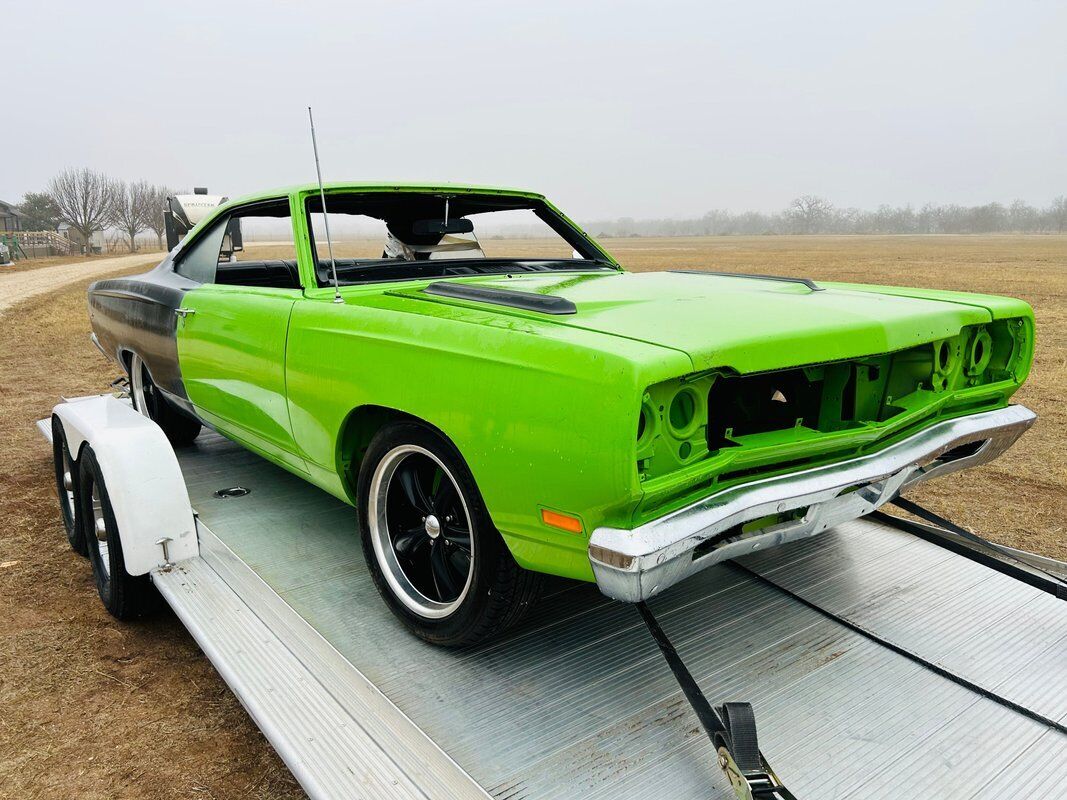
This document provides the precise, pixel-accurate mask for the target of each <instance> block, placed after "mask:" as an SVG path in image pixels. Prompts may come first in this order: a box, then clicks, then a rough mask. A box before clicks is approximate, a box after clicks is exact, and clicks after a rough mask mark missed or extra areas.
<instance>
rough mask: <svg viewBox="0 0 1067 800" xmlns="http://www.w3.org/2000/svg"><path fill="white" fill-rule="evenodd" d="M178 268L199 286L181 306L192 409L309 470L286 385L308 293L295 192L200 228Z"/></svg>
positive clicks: (180, 336)
mask: <svg viewBox="0 0 1067 800" xmlns="http://www.w3.org/2000/svg"><path fill="white" fill-rule="evenodd" d="M237 227H239V229H240V232H241V235H240V236H237V235H235V234H236V230H235V228H237ZM235 245H236V246H235ZM183 250H185V249H184V248H183ZM175 269H176V271H177V272H179V273H181V274H183V275H185V276H186V277H187V278H190V279H192V280H196V281H197V282H198V283H199V284H200V285H199V286H198V287H197V288H196V289H194V290H192V291H189V292H187V293H186V295H185V297H184V298H183V300H182V304H181V306H180V308H178V309H177V312H176V313H177V314H178V326H177V340H178V359H179V363H180V365H181V371H182V378H183V380H184V383H185V389H186V392H187V394H188V395H189V400H190V401H191V402H192V404H193V407H194V408H195V409H196V411H197V413H198V414H199V415H200V416H201V417H202V418H203V419H204V420H205V421H207V422H208V423H209V424H211V425H212V426H214V427H216V428H217V429H218V430H219V431H220V432H221V433H223V434H225V435H226V436H229V437H230V438H232V439H235V440H237V441H239V442H241V443H242V444H245V445H246V446H248V447H250V448H251V449H253V450H256V451H258V452H260V453H262V454H263V455H265V456H267V457H268V458H270V459H271V460H273V461H275V462H277V463H279V464H281V465H283V466H285V467H287V468H289V469H292V470H296V471H298V472H302V473H303V472H306V471H307V467H306V464H305V463H304V459H303V456H302V454H301V453H300V452H299V448H298V447H297V446H296V443H295V442H294V440H293V432H292V425H291V424H290V421H289V410H288V404H287V402H286V392H285V346H286V338H287V334H288V330H289V318H290V315H291V313H292V310H293V305H294V303H296V301H297V300H298V299H300V298H301V297H302V292H301V289H300V283H299V278H298V276H297V269H296V254H295V248H294V246H293V226H292V218H291V215H290V210H289V200H288V199H287V198H282V199H278V200H271V201H266V202H261V203H255V204H251V205H248V206H242V207H239V208H236V209H234V210H233V211H231V212H230V213H229V214H227V215H226V216H225V218H222V219H220V220H218V221H217V222H215V223H214V225H212V226H209V227H208V228H206V229H205V230H204V231H203V233H202V234H200V235H198V236H197V239H196V241H194V242H193V243H192V244H191V245H190V247H189V248H188V249H187V251H186V252H184V253H183V257H182V258H179V259H178V260H177V262H176V265H175Z"/></svg>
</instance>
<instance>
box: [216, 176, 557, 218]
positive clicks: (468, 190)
mask: <svg viewBox="0 0 1067 800" xmlns="http://www.w3.org/2000/svg"><path fill="white" fill-rule="evenodd" d="M323 189H324V190H325V191H327V192H338V191H353V192H374V193H378V192H454V193H456V194H499V195H508V196H512V197H529V198H530V199H533V200H544V199H545V197H544V195H542V194H538V193H537V192H530V191H526V190H524V189H514V188H509V187H506V186H479V185H476V184H465V183H424V182H409V181H340V182H336V181H335V182H330V183H324V184H323ZM318 191H319V185H318V184H317V183H303V184H299V185H297V186H288V187H282V188H278V189H273V190H270V191H264V192H255V193H254V194H248V195H244V196H243V197H234V198H232V199H230V200H227V201H226V202H225V203H224V204H222V205H221V206H219V210H221V209H223V208H229V207H231V206H234V205H243V204H244V203H252V202H256V201H257V200H272V199H275V198H280V197H288V196H289V195H293V194H312V193H316V192H318ZM212 216H215V215H214V214H213V215H212Z"/></svg>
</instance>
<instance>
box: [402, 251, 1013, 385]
mask: <svg viewBox="0 0 1067 800" xmlns="http://www.w3.org/2000/svg"><path fill="white" fill-rule="evenodd" d="M476 283H477V284H478V285H483V286H493V287H497V288H501V289H511V290H514V291H524V292H536V293H541V294H551V295H555V296H558V297H564V298H566V299H568V300H571V301H572V302H573V303H574V304H575V306H576V307H577V309H578V310H577V313H576V314H571V315H566V316H547V315H540V314H539V315H537V316H538V317H540V318H542V319H544V320H546V321H551V322H554V323H556V324H559V325H566V326H572V327H578V328H582V329H585V330H589V331H595V332H599V333H603V334H608V335H611V336H620V337H626V338H629V339H634V340H637V341H641V342H646V343H649V344H654V345H659V346H662V347H667V348H671V349H674V350H678V351H681V352H684V353H686V354H687V355H688V356H689V357H690V358H691V359H692V361H693V367H694V369H695V370H702V369H707V368H710V367H728V368H732V369H735V370H737V371H738V372H741V373H747V372H759V371H763V370H769V369H779V368H783V367H792V366H799V365H802V364H811V363H815V362H823V361H837V360H842V359H848V358H856V357H859V356H865V355H872V354H876V353H887V352H892V351H895V350H901V349H904V348H907V347H911V346H913V345H916V344H919V343H922V342H927V341H934V340H937V339H943V338H946V337H949V336H954V335H956V334H958V333H959V332H960V328H962V327H963V326H966V325H974V324H979V323H984V322H989V321H990V320H991V319H993V318H994V317H1003V316H1023V315H1029V314H1030V311H1029V307H1028V306H1027V305H1026V304H1025V303H1023V302H1021V301H1017V300H1010V299H1008V298H997V297H985V296H980V295H968V294H959V293H952V292H936V291H924V290H919V289H906V290H905V289H893V288H888V287H886V288H884V289H883V288H881V287H869V286H868V287H860V286H850V285H845V284H822V285H823V286H824V287H825V290H824V291H812V290H811V289H809V288H808V287H807V286H805V285H803V284H799V283H785V282H780V281H772V280H761V279H748V278H737V277H728V276H717V275H711V274H688V273H673V272H645V273H626V272H623V273H614V274H582V275H573V274H571V275H558V274H557V275H546V274H543V273H542V274H538V275H528V274H527V275H515V276H513V277H510V278H507V277H503V276H500V277H493V278H486V279H484V280H478V281H476ZM409 296H410V295H409ZM423 297H425V295H423ZM434 299H439V298H434ZM444 302H448V303H452V304H456V305H465V306H471V305H478V306H479V307H481V308H489V307H492V308H493V309H494V310H495V311H497V312H498V313H500V314H516V315H523V316H528V315H529V314H531V312H529V311H520V310H516V309H511V308H508V307H506V306H496V305H491V306H489V305H486V304H483V303H476V302H474V301H467V300H445V301H444Z"/></svg>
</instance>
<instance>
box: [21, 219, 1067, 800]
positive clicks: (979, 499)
mask: <svg viewBox="0 0 1067 800" xmlns="http://www.w3.org/2000/svg"><path fill="white" fill-rule="evenodd" d="M606 244H607V246H608V248H609V249H610V250H611V251H612V252H614V253H615V254H616V255H617V256H618V257H619V259H620V260H621V261H622V262H623V263H624V264H625V265H626V266H627V267H629V268H631V269H636V270H646V269H663V268H680V267H689V268H701V267H702V268H706V269H716V270H726V271H729V270H734V271H742V272H773V273H777V274H784V275H803V276H807V277H811V278H815V279H822V280H848V281H863V282H870V283H886V284H904V285H916V286H931V287H943V288H951V289H963V290H968V289H970V290H975V291H981V292H992V293H1002V294H1012V295H1016V296H1019V297H1022V298H1024V299H1026V300H1027V301H1029V302H1030V303H1031V304H1032V305H1033V306H1034V308H1035V310H1036V312H1037V319H1038V334H1039V341H1038V355H1037V361H1036V364H1035V366H1034V371H1033V375H1032V377H1031V379H1030V382H1029V384H1028V385H1027V386H1026V387H1025V388H1024V390H1023V391H1022V392H1021V393H1020V395H1019V397H1018V399H1019V400H1020V401H1021V402H1024V403H1026V404H1028V405H1030V406H1031V407H1032V408H1034V409H1035V410H1036V411H1037V412H1038V413H1039V414H1040V415H1041V421H1040V422H1039V423H1038V424H1037V426H1036V427H1035V428H1034V429H1033V431H1031V432H1030V433H1029V434H1028V435H1027V436H1026V437H1025V438H1024V439H1023V441H1022V442H1021V443H1020V444H1019V445H1018V446H1017V447H1016V448H1015V449H1014V450H1013V451H1011V452H1010V453H1009V454H1007V455H1006V456H1005V457H1004V458H1002V459H1001V460H1000V461H998V462H996V463H994V464H992V465H989V466H986V467H983V468H980V469H978V470H975V471H973V472H971V473H967V474H965V475H960V476H951V477H949V478H946V479H945V480H944V481H942V482H941V483H939V484H937V485H935V486H932V487H929V488H925V489H923V491H922V493H921V496H920V498H919V499H921V500H922V501H923V502H926V503H928V504H929V505H930V506H931V507H933V508H934V509H936V510H938V511H940V512H942V513H945V514H947V515H948V516H950V517H953V518H954V519H957V520H958V521H960V522H962V523H963V524H965V525H968V526H971V527H973V528H974V529H976V530H978V531H980V532H982V533H984V534H986V535H988V536H990V537H991V538H994V539H996V540H998V541H1001V542H1004V543H1006V544H1010V545H1013V546H1016V547H1022V548H1026V549H1030V550H1035V551H1038V552H1042V553H1045V554H1046V555H1049V556H1053V557H1056V558H1061V559H1067V534H1065V532H1064V520H1065V519H1067V409H1065V407H1064V403H1063V399H1062V396H1063V393H1064V391H1065V390H1067V237H1053V236H1048V237H1014V236H997V237H760V238H721V239H626V240H617V241H610V240H609V241H608V242H606ZM86 283H87V281H80V282H76V283H73V284H71V285H70V286H69V287H68V288H66V289H64V290H62V291H58V292H51V293H49V294H48V295H47V296H46V297H45V296H38V297H36V298H32V299H29V300H27V301H25V302H23V303H21V304H20V305H17V306H16V307H14V308H12V309H9V310H8V311H7V312H6V313H4V315H3V318H2V322H3V334H2V336H0V466H2V468H0V519H2V520H3V527H2V529H0V708H2V709H3V713H2V714H0V797H2V798H20V799H23V798H24V799H26V800H32V799H33V798H69V797H84V798H141V797H153V798H268V797H269V798H288V797H299V796H300V791H299V787H298V786H297V785H296V784H295V782H294V781H293V780H292V778H291V776H290V775H289V773H288V772H287V771H286V769H285V767H284V765H282V763H281V761H280V760H279V759H278V758H277V756H276V755H275V754H274V753H273V751H272V750H271V749H270V747H269V746H268V745H267V744H266V742H265V740H264V739H263V738H262V736H261V735H260V734H259V732H258V731H257V730H256V728H255V727H254V726H253V725H252V723H251V722H250V720H249V719H248V717H247V716H246V714H245V713H244V711H243V710H242V708H241V707H240V705H239V704H238V702H237V701H236V700H235V699H234V697H233V696H232V695H231V694H230V693H229V691H228V690H227V689H226V687H225V685H224V684H223V683H222V681H221V680H220V679H219V677H218V676H217V675H216V674H215V672H214V670H213V669H212V668H211V666H210V665H209V664H208V662H207V661H206V660H205V659H204V658H203V657H202V656H201V655H200V653H199V651H198V649H197V647H196V645H195V644H194V643H193V642H192V640H191V639H190V637H189V636H188V635H187V634H186V633H185V631H184V629H183V628H182V627H181V625H180V624H179V623H178V622H176V621H175V620H174V618H173V617H171V616H170V615H166V614H165V615H162V616H160V617H159V618H157V619H154V620H150V621H146V622H143V623H139V624H135V625H126V624H120V623H117V622H116V621H114V620H112V619H111V618H110V617H108V616H107V614H106V613H105V612H104V611H103V609H102V607H101V606H100V604H99V602H97V600H96V596H95V589H94V588H93V585H92V582H91V578H90V574H89V568H88V565H87V563H86V562H85V561H84V560H83V559H81V558H79V557H77V556H76V555H74V554H73V553H72V552H71V551H70V549H69V548H68V547H67V544H66V541H65V539H64V537H63V532H62V528H61V526H60V523H59V516H58V511H57V508H56V501H55V495H54V491H53V488H52V475H51V455H50V452H49V451H48V449H47V448H46V446H45V444H44V442H43V440H42V439H41V438H40V436H39V435H38V434H37V432H36V431H35V430H34V428H33V421H34V420H35V419H38V418H40V417H43V416H46V415H47V414H48V412H49V409H50V408H51V406H52V404H53V403H54V402H55V401H56V399H57V398H58V397H60V396H61V395H63V394H67V395H78V394H86V393H89V392H98V391H102V390H104V389H106V388H107V385H108V383H109V382H110V380H111V379H112V378H113V377H115V372H114V367H113V366H112V365H109V364H108V363H107V362H106V361H105V360H104V359H103V358H102V357H101V356H100V355H99V354H98V353H97V352H96V351H95V350H94V349H93V348H92V347H91V345H90V344H89V342H88V340H87V335H88V321H87V318H86V314H85V305H84V292H85V285H86Z"/></svg>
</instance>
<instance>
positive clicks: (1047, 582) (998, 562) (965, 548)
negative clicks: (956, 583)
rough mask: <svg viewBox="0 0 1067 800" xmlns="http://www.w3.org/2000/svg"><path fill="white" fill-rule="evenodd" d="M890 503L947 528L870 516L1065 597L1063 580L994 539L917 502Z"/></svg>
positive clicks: (899, 499)
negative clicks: (968, 528)
mask: <svg viewBox="0 0 1067 800" xmlns="http://www.w3.org/2000/svg"><path fill="white" fill-rule="evenodd" d="M891 502H892V503H893V505H895V506H896V507H897V508H900V509H902V510H904V511H907V512H908V513H909V514H914V515H915V516H917V517H919V518H920V519H924V520H926V521H927V522H929V523H930V524H931V525H935V526H937V527H938V528H942V529H943V530H944V531H947V534H946V533H940V532H936V531H931V530H928V529H927V528H925V527H923V526H921V525H916V524H915V523H914V522H909V521H908V520H906V519H901V518H900V517H896V516H891V515H889V514H884V513H882V512H880V511H876V512H874V514H872V516H874V517H877V518H878V519H881V520H883V521H885V522H888V523H889V524H890V525H892V526H894V527H896V528H900V529H901V530H904V531H907V532H908V533H910V534H912V535H914V536H918V537H919V538H920V539H924V540H926V541H928V542H932V543H933V544H936V545H938V546H939V547H944V548H945V549H946V550H951V551H952V552H954V553H957V554H959V555H962V556H966V557H967V558H969V559H971V560H972V561H977V562H978V563H979V564H982V565H983V566H986V567H989V568H990V569H995V570H996V571H997V572H1001V573H1003V574H1005V575H1008V576H1009V577H1012V578H1015V579H1016V580H1019V581H1022V582H1023V583H1026V584H1029V585H1030V586H1033V587H1034V588H1035V589H1040V590H1041V591H1043V592H1047V593H1048V594H1051V595H1053V596H1054V597H1057V598H1059V599H1060V600H1067V580H1064V579H1063V578H1061V577H1060V576H1059V575H1056V574H1054V573H1052V572H1048V571H1047V570H1043V569H1041V567H1038V566H1035V565H1034V564H1030V563H1029V562H1027V561H1023V560H1022V559H1020V558H1019V557H1018V556H1016V555H1015V554H1014V553H1013V552H1012V551H1011V550H1008V549H1007V548H1005V547H1001V546H1000V545H998V544H996V543H994V542H990V541H989V540H987V539H983V538H982V537H981V536H978V535H976V534H973V533H971V532H970V531H969V530H966V529H964V528H961V527H960V526H959V525H957V524H955V523H954V522H951V521H949V520H947V519H945V518H944V517H942V516H940V515H938V514H935V513H934V512H933V511H930V510H929V509H926V508H923V507H922V506H921V505H919V504H918V503H915V502H913V501H911V500H905V499H904V498H903V497H897V498H896V499H895V500H893V501H891ZM960 539H964V540H966V541H967V542H970V544H964V543H963V542H961V541H959V540H960ZM972 545H974V546H977V547H978V548H980V549H978V550H976V549H975V547H974V546H972ZM991 553H995V554H996V555H991ZM1005 558H1008V559H1010V560H1011V562H1014V563H1009V562H1007V561H1004V559H1005ZM1017 565H1021V566H1017Z"/></svg>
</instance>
